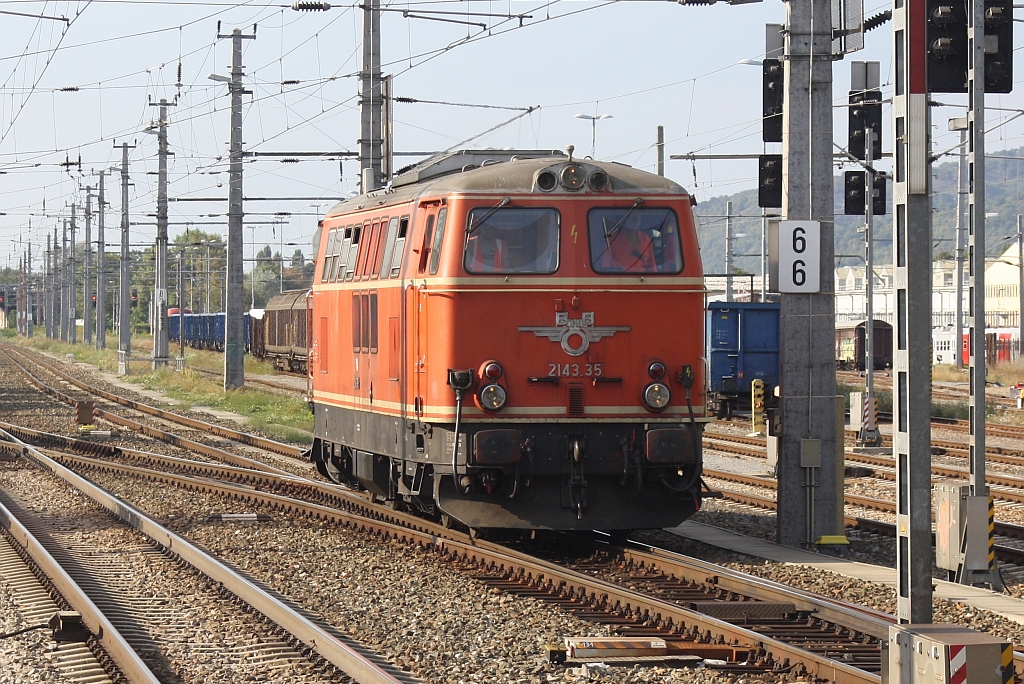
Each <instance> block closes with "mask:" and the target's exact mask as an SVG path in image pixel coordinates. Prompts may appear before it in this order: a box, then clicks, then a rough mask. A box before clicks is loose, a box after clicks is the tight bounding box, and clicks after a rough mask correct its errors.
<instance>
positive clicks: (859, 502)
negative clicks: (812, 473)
mask: <svg viewBox="0 0 1024 684" xmlns="http://www.w3.org/2000/svg"><path fill="white" fill-rule="evenodd" d="M704 472H705V474H707V475H709V476H710V477H714V478H717V479H720V480H728V481H732V482H737V483H740V484H745V485H753V486H759V487H765V488H767V489H771V488H772V487H771V486H769V485H768V484H766V483H774V481H773V480H768V479H766V478H756V477H752V476H750V475H739V474H736V473H726V472H721V471H714V470H712V471H707V470H705V471H704ZM721 494H722V498H723V499H725V500H727V501H732V502H734V503H739V504H743V505H745V506H753V507H755V508H761V509H764V510H768V511H775V510H777V506H776V502H775V500H774V499H769V498H766V497H762V496H757V495H756V494H746V493H743V492H731V491H728V490H722V491H721ZM845 502H846V503H847V504H849V505H851V506H860V507H861V508H867V509H868V510H875V511H882V512H885V513H895V512H896V504H895V503H894V502H892V501H886V500H884V499H873V498H871V497H867V496H859V495H857V494H846V495H845ZM845 524H846V525H847V526H849V527H861V528H867V529H871V530H872V531H875V532H879V533H881V534H887V535H888V536H894V535H895V533H896V525H895V524H893V523H887V522H883V521H880V520H871V519H868V518H858V517H854V516H849V515H848V516H846V517H845ZM995 525H996V534H997V535H999V536H1003V537H1009V538H1013V539H1021V538H1024V527H1022V526H1020V525H1013V524H1011V523H1002V522H996V524H995ZM995 551H996V555H997V556H998V557H999V558H1000V559H1002V560H1005V561H1008V562H1012V563H1020V564H1024V549H1018V548H1015V547H1012V546H1003V545H1000V544H996V545H995ZM1022 671H1024V668H1022Z"/></svg>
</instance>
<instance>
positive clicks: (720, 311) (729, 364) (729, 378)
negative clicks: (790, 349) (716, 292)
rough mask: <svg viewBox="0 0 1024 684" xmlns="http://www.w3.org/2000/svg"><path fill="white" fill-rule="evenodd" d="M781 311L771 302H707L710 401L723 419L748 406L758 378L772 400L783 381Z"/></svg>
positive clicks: (766, 396) (769, 401)
mask: <svg viewBox="0 0 1024 684" xmlns="http://www.w3.org/2000/svg"><path fill="white" fill-rule="evenodd" d="M779 310H780V305H779V304H778V303H773V302H767V303H760V302H709V303H708V309H707V326H706V328H705V330H706V334H707V359H708V366H709V373H708V385H709V390H710V392H709V397H708V401H709V402H710V405H711V406H712V407H714V408H715V410H716V412H717V414H718V416H719V417H724V416H726V415H731V414H732V412H733V410H734V409H744V410H746V409H749V408H750V382H751V381H752V380H753V379H754V378H760V379H761V381H762V382H764V391H765V400H766V401H767V402H768V403H771V397H772V396H773V392H774V391H775V387H776V386H777V385H778V384H779Z"/></svg>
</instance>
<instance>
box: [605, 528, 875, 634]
mask: <svg viewBox="0 0 1024 684" xmlns="http://www.w3.org/2000/svg"><path fill="white" fill-rule="evenodd" d="M634 547H635V548H634ZM622 554H623V558H624V559H625V560H627V561H630V562H633V563H635V564H636V565H639V566H642V567H647V568H652V569H657V570H659V571H661V572H662V573H664V574H666V575H672V576H675V577H676V578H678V579H682V580H688V581H691V582H696V583H698V584H713V585H715V586H716V587H718V588H720V589H724V590H726V591H731V592H735V593H738V594H743V595H746V596H750V597H752V598H757V599H760V600H762V601H777V602H780V603H792V604H793V605H794V606H795V607H796V609H797V610H799V611H808V612H812V613H814V614H815V617H817V618H819V619H821V620H824V621H826V622H831V623H834V624H839V625H842V626H844V627H847V628H850V629H853V630H854V631H857V632H861V633H863V634H868V635H870V636H872V637H874V638H876V639H879V640H880V641H886V640H887V639H888V638H889V625H890V624H892V623H894V622H895V618H894V617H893V616H892V615H889V614H888V613H883V612H881V611H877V610H872V609H871V608H867V607H864V606H855V605H853V604H850V603H845V602H843V601H838V600H836V599H833V598H830V597H828V596H822V595H821V594H815V593H813V592H810V591H805V590H803V589H798V588H796V587H790V586H786V585H784V584H780V583H779V582H775V581H773V580H769V579H764V578H762V577H757V576H754V575H748V574H746V573H743V572H740V571H738V570H732V569H730V568H726V567H723V566H720V565H715V564H713V563H708V562H707V561H703V560H700V559H698V558H694V557H692V556H686V555H683V554H680V553H676V552H675V551H668V550H666V549H662V548H659V547H657V546H651V545H648V544H641V543H639V542H635V541H630V542H629V546H628V547H626V548H625V549H623V551H622Z"/></svg>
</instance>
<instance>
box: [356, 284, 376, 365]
mask: <svg viewBox="0 0 1024 684" xmlns="http://www.w3.org/2000/svg"><path fill="white" fill-rule="evenodd" d="M360 300H361V303H362V311H361V312H360V315H359V318H360V320H361V321H362V331H361V332H362V338H363V339H362V340H361V341H360V343H361V345H362V347H363V351H364V352H368V351H370V329H371V328H372V327H373V321H371V320H370V295H368V294H364V295H362V296H361V297H360Z"/></svg>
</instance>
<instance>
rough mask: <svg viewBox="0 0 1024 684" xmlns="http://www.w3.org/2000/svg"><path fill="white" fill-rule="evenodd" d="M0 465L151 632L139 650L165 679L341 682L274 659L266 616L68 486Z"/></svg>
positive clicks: (13, 492) (200, 683) (1, 479)
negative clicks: (233, 598)
mask: <svg viewBox="0 0 1024 684" xmlns="http://www.w3.org/2000/svg"><path fill="white" fill-rule="evenodd" d="M0 466H2V467H0V488H2V489H3V491H4V492H6V493H7V494H8V495H9V496H10V497H11V498H13V499H15V500H16V501H17V502H18V504H19V505H20V506H21V507H22V508H23V509H24V510H25V511H27V512H31V513H34V514H36V515H37V516H38V517H39V518H40V519H41V520H42V521H44V522H45V523H46V527H47V533H48V534H49V535H50V536H51V537H52V538H53V539H54V540H55V541H56V542H57V543H59V544H60V545H61V547H62V548H69V549H74V551H73V552H72V556H73V557H74V558H75V559H77V562H78V563H80V564H81V565H82V566H84V567H88V568H90V569H91V571H90V577H91V578H93V579H94V580H95V581H97V582H98V583H100V584H101V586H102V588H103V590H104V591H105V592H107V593H108V594H109V595H111V596H117V597H118V602H119V605H120V606H123V610H124V611H125V612H126V613H128V614H129V615H130V616H131V618H130V622H131V624H132V625H133V630H132V631H133V632H135V631H138V632H144V633H145V634H146V636H145V637H142V638H141V640H140V641H138V642H137V644H139V645H142V647H141V648H140V649H139V653H140V655H141V656H142V657H143V658H144V660H146V662H147V664H148V665H149V667H150V669H151V670H152V671H153V673H154V674H155V675H157V677H159V678H160V680H161V681H164V682H174V683H175V684H205V683H206V682H210V681H217V680H218V679H220V678H222V677H224V676H225V674H227V673H230V678H231V679H232V680H233V681H252V682H255V681H260V682H267V683H268V684H272V683H274V682H281V683H282V684H285V683H288V684H291V683H292V682H295V683H298V684H320V683H321V682H322V683H325V684H326V682H328V681H332V680H331V679H330V678H329V677H327V676H325V675H324V674H323V673H320V672H318V671H317V668H318V664H316V663H314V662H311V661H308V660H306V659H303V658H301V657H299V654H298V653H295V652H292V653H291V657H288V654H287V653H286V654H284V655H285V658H284V659H279V658H276V657H265V656H264V655H263V654H270V653H272V652H273V651H275V650H276V649H279V648H280V647H281V646H282V642H281V639H280V638H279V637H278V636H277V635H275V634H273V633H272V632H270V631H269V630H268V629H267V628H266V626H265V625H263V624H262V622H261V621H260V620H259V619H258V617H257V616H254V615H251V614H248V613H245V612H244V611H242V610H241V609H240V608H239V607H238V606H236V605H234V604H233V603H232V602H230V601H229V600H228V599H227V598H226V597H225V596H223V595H222V594H221V593H219V591H218V585H217V583H215V582H213V581H212V580H210V579H209V578H207V577H205V576H204V575H201V574H199V573H198V572H196V571H195V570H193V569H192V568H190V567H187V566H184V565H182V564H180V563H178V562H176V561H173V560H172V559H170V558H168V557H167V556H166V555H164V554H163V553H161V552H159V551H156V550H154V549H153V548H152V546H151V544H149V543H148V542H147V540H146V538H145V537H143V536H142V535H140V534H138V533H136V532H135V531H133V530H131V529H129V528H127V527H124V526H122V525H120V524H118V523H115V522H114V521H113V520H112V519H111V516H110V515H109V514H108V513H107V511H106V510H104V509H101V508H100V507H99V506H97V505H95V504H93V503H92V502H91V501H89V500H88V499H86V497H84V496H83V495H82V494H81V493H79V492H78V491H76V490H74V489H73V488H71V487H69V486H68V485H67V484H66V483H64V482H62V481H60V480H58V479H57V478H56V477H54V476H52V475H49V474H43V473H41V472H40V471H38V470H36V469H35V468H32V467H29V466H27V465H24V464H19V463H17V462H10V461H8V462H2V463H0ZM0 582H2V580H0ZM44 634H45V632H44ZM136 647H137V648H138V646H136ZM282 666H286V667H282ZM21 681H32V680H31V679H24V680H21ZM334 681H336V680H334Z"/></svg>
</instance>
